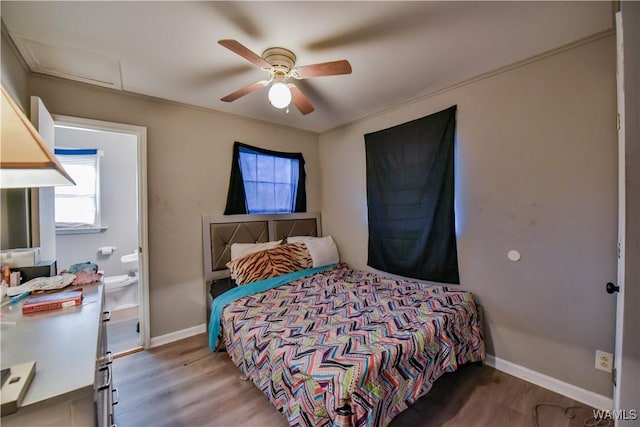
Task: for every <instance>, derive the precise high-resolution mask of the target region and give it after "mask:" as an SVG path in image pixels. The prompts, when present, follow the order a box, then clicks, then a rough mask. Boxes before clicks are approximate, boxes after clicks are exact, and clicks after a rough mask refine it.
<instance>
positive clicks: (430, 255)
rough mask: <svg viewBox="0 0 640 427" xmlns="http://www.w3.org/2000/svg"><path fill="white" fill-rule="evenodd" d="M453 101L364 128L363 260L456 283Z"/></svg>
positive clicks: (410, 274)
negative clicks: (427, 113)
mask: <svg viewBox="0 0 640 427" xmlns="http://www.w3.org/2000/svg"><path fill="white" fill-rule="evenodd" d="M455 127H456V106H453V107H450V108H448V109H446V110H443V111H440V112H438V113H435V114H432V115H430V116H426V117H423V118H421V119H417V120H413V121H411V122H408V123H404V124H401V125H398V126H394V127H392V128H389V129H384V130H381V131H378V132H373V133H369V134H366V135H365V136H364V139H365V150H366V157H367V206H368V215H369V255H368V261H367V263H368V265H370V266H371V267H373V268H376V269H379V270H382V271H386V272H389V273H393V274H398V275H402V276H406V277H413V278H417V279H423V280H430V281H434V282H442V283H460V278H459V274H458V255H457V248H456V232H455V213H454V136H455Z"/></svg>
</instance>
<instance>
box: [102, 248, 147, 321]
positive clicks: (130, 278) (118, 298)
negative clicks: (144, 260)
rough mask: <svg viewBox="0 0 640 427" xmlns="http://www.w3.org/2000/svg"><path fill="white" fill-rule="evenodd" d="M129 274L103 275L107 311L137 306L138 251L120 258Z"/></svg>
mask: <svg viewBox="0 0 640 427" xmlns="http://www.w3.org/2000/svg"><path fill="white" fill-rule="evenodd" d="M120 261H122V264H123V265H124V268H125V269H126V270H127V271H128V272H129V274H123V275H121V276H108V277H104V278H103V279H102V280H103V281H104V290H105V308H106V309H107V310H109V311H112V312H113V311H116V310H124V309H126V308H132V307H137V306H138V251H135V252H134V253H132V254H127V255H123V256H122V257H121V258H120Z"/></svg>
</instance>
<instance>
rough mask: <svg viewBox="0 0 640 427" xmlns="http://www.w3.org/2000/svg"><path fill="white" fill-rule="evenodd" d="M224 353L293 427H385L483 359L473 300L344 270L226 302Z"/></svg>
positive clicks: (438, 289)
mask: <svg viewBox="0 0 640 427" xmlns="http://www.w3.org/2000/svg"><path fill="white" fill-rule="evenodd" d="M222 327H223V331H224V334H223V335H224V342H225V345H226V348H227V351H228V353H229V355H230V357H231V358H232V360H233V361H234V363H235V364H236V365H238V367H239V368H240V369H241V370H242V371H243V373H244V375H246V376H247V378H249V379H250V380H251V381H253V382H254V383H255V384H256V385H257V386H258V388H260V390H262V392H263V393H264V394H265V395H266V396H267V397H268V398H269V400H270V401H271V403H272V404H273V405H274V406H275V407H276V408H277V409H278V410H279V411H281V412H283V413H284V414H285V415H286V417H287V419H288V421H289V423H290V425H292V426H385V425H387V424H389V422H390V421H391V419H392V418H393V417H394V416H395V415H397V414H398V413H399V412H401V411H403V410H404V409H406V408H407V406H408V405H410V404H412V403H413V402H414V401H415V400H416V399H418V397H420V396H422V395H423V394H425V393H426V392H427V391H428V390H429V389H430V388H431V385H432V384H433V382H434V381H435V380H436V379H437V378H438V377H440V376H441V375H442V374H443V373H444V372H447V371H454V370H456V369H457V367H458V365H460V364H464V363H467V362H473V361H482V360H484V357H485V353H484V342H483V339H482V334H481V331H480V325H479V319H478V313H477V310H476V305H475V303H474V301H473V298H472V295H471V294H470V293H469V292H465V291H455V290H449V289H447V288H446V287H442V286H433V285H426V284H421V283H417V282H412V281H407V280H394V279H390V278H386V277H382V276H380V275H377V274H373V273H365V272H362V271H358V270H353V269H351V268H349V267H348V266H346V265H344V264H342V265H339V266H336V267H335V268H333V269H330V270H327V271H324V272H321V273H317V274H314V275H312V276H309V277H306V278H302V279H299V280H295V281H293V282H291V283H287V284H285V285H281V286H279V287H276V288H274V289H271V290H268V291H266V292H260V293H257V294H254V295H250V296H247V297H243V298H241V299H239V300H237V301H235V302H233V303H230V304H229V305H227V306H226V307H225V309H224V311H223V314H222Z"/></svg>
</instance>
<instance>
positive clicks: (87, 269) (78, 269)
mask: <svg viewBox="0 0 640 427" xmlns="http://www.w3.org/2000/svg"><path fill="white" fill-rule="evenodd" d="M62 272H63V273H65V272H66V273H71V274H74V275H75V276H76V277H75V278H74V280H73V283H72V284H73V285H74V286H78V285H88V284H89V283H95V282H99V281H100V279H101V278H102V273H101V272H100V271H98V264H95V263H93V262H90V261H87V262H81V263H78V264H73V265H72V266H71V267H69V269H68V270H63V271H62Z"/></svg>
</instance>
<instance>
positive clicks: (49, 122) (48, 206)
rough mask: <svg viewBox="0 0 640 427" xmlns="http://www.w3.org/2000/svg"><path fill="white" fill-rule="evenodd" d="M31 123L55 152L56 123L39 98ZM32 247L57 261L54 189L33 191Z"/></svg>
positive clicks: (33, 102) (44, 257) (35, 99)
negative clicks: (37, 248)
mask: <svg viewBox="0 0 640 427" xmlns="http://www.w3.org/2000/svg"><path fill="white" fill-rule="evenodd" d="M31 123H33V126H34V127H35V128H36V129H37V130H38V133H39V134H40V136H41V137H42V139H43V140H44V142H45V143H46V144H47V146H48V147H49V148H50V149H51V151H52V152H53V147H54V134H55V128H54V122H53V118H52V117H51V114H49V111H47V108H46V107H45V106H44V103H43V102H42V100H41V99H40V98H38V97H37V96H32V97H31ZM31 230H32V231H31V247H39V248H40V259H41V260H43V261H54V260H55V259H56V219H55V190H54V187H40V188H33V189H31Z"/></svg>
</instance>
